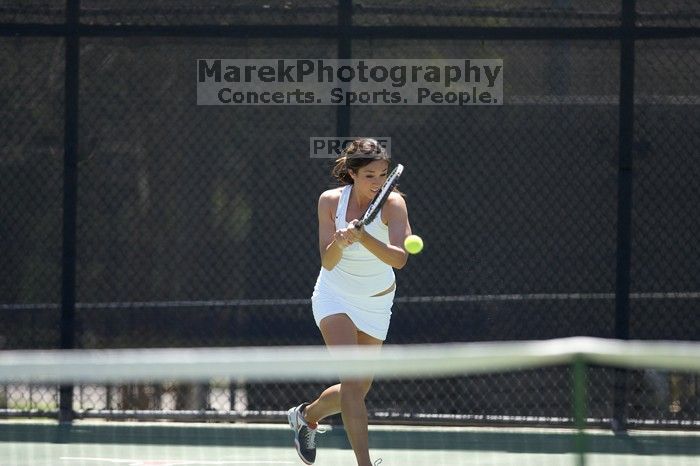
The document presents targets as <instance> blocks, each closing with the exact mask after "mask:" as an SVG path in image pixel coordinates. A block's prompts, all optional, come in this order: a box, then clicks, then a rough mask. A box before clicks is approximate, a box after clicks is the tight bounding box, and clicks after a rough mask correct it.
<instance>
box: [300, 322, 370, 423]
mask: <svg viewBox="0 0 700 466" xmlns="http://www.w3.org/2000/svg"><path fill="white" fill-rule="evenodd" d="M339 315H340V316H342V318H341V319H338V320H339V321H340V323H339V324H334V323H332V322H328V324H329V325H325V324H324V322H323V321H321V326H322V328H323V327H326V331H325V332H324V330H321V331H322V332H324V340H325V342H326V345H328V346H331V345H336V344H337V345H342V344H359V345H376V346H381V344H382V341H381V340H378V339H376V338H373V337H371V336H369V335H367V334H366V333H364V332H362V331H358V330H357V329H356V328H355V325H354V324H353V323H352V321H350V319H349V318H348V317H347V316H346V315H345V314H339ZM331 317H334V316H329V317H327V318H326V319H328V318H331ZM324 320H325V319H324ZM347 321H350V322H349V324H350V325H352V328H353V329H355V330H354V333H355V338H354V339H352V338H350V339H349V341H350V342H349V343H347V342H346V343H333V342H338V341H346V340H344V339H346V338H347V333H348V332H346V331H345V330H343V327H345V326H346V325H347V323H348V322H347ZM326 334H327V335H328V336H327V337H326ZM371 385H372V379H371V378H370V379H365V380H364V381H363V384H362V386H361V388H362V396H363V399H364V397H365V396H366V395H367V393H368V392H369V389H370V386H371ZM340 387H341V384H335V385H333V386H330V387H328V388H327V389H325V390H324V391H323V393H321V395H320V396H319V397H318V398H317V399H316V400H314V401H313V402H311V403H310V404H309V405H307V406H306V408H305V410H304V419H305V420H306V421H307V422H309V423H312V424H313V423H316V422H318V421H320V420H322V419H324V418H326V417H328V416H332V415H334V414H338V413H340V412H341V406H340V398H341V395H340Z"/></svg>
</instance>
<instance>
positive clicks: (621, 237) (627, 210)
mask: <svg viewBox="0 0 700 466" xmlns="http://www.w3.org/2000/svg"><path fill="white" fill-rule="evenodd" d="M635 8H636V1H635V0H622V29H621V32H622V34H621V37H620V108H619V112H620V115H619V116H620V123H619V125H620V127H619V131H620V134H619V154H618V172H617V183H618V185H617V271H616V285H615V338H618V339H621V340H627V339H629V326H630V257H631V244H630V241H631V233H630V224H631V216H632V146H633V139H634V45H635V37H634V32H635V31H634V28H635ZM614 383H615V386H614V390H613V396H614V400H613V415H612V420H611V427H612V429H613V430H614V431H624V430H625V429H626V424H627V414H626V405H627V375H626V372H625V371H624V370H621V369H616V370H615V382H614Z"/></svg>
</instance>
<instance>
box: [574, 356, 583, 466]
mask: <svg viewBox="0 0 700 466" xmlns="http://www.w3.org/2000/svg"><path fill="white" fill-rule="evenodd" d="M572 372H573V386H574V393H573V397H574V426H575V427H576V439H575V444H576V447H575V453H576V465H577V466H585V465H586V416H587V415H586V411H587V408H586V396H587V395H586V383H587V381H586V362H585V361H584V360H583V356H581V355H580V354H577V355H576V356H574V362H573V371H572Z"/></svg>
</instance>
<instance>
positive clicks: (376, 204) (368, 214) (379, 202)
mask: <svg viewBox="0 0 700 466" xmlns="http://www.w3.org/2000/svg"><path fill="white" fill-rule="evenodd" d="M401 173H403V165H401V164H398V165H396V167H395V168H394V169H393V170H392V171H391V173H389V176H388V177H387V178H386V181H385V182H384V184H383V185H382V189H380V190H379V192H378V193H377V195H376V196H374V199H372V202H370V203H369V206H367V210H366V211H365V214H364V215H363V216H362V219H361V220H360V221H359V222H357V223H356V224H355V228H357V229H360V228H362V225H369V224H370V223H372V220H374V219H375V218H376V217H377V214H378V213H379V212H380V211H381V210H382V206H383V205H384V203H385V202H386V200H387V199H389V194H391V191H393V189H394V186H396V183H398V182H399V178H400V177H401Z"/></svg>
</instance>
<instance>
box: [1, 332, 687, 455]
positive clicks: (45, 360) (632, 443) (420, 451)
mask: <svg viewBox="0 0 700 466" xmlns="http://www.w3.org/2000/svg"><path fill="white" fill-rule="evenodd" d="M552 371H555V372H556V373H557V374H565V377H559V378H551V377H549V375H551V374H552V373H554V372H552ZM524 372H530V373H531V374H532V375H533V377H538V376H540V377H544V378H545V379H547V380H549V381H550V382H551V383H550V384H549V385H550V386H548V387H547V388H546V389H544V388H543V390H546V391H547V394H550V395H551V396H552V397H553V398H556V399H557V400H563V401H562V402H563V403H566V404H567V405H568V410H565V411H566V412H568V415H564V416H559V417H553V416H550V415H547V414H546V413H541V412H538V408H537V407H532V406H528V405H527V400H528V397H526V396H521V397H519V396H518V392H517V390H511V391H509V392H503V393H509V394H510V398H512V399H509V400H507V403H508V404H510V405H512V406H513V407H514V408H513V411H512V415H510V416H508V415H503V414H502V413H501V414H499V416H501V417H500V418H499V419H497V420H496V421H497V422H493V421H494V420H493V419H490V421H491V422H489V423H483V422H480V421H481V420H483V419H484V418H487V417H488V416H489V415H490V414H489V413H488V412H485V411H484V410H483V409H481V408H480V407H479V406H462V408H460V411H456V410H455V409H454V405H453V404H451V403H450V400H451V399H454V398H455V397H460V396H461V394H460V393H457V391H458V390H459V389H460V387H462V388H464V389H471V390H473V389H475V387H478V386H479V385H478V380H479V379H480V378H483V377H491V378H492V380H493V378H494V377H501V378H502V379H501V380H502V382H503V383H504V384H507V383H509V381H510V380H511V379H509V377H510V376H511V375H512V374H522V373H524ZM635 374H647V376H649V377H653V378H654V380H656V381H657V383H658V385H659V387H660V389H659V392H658V394H659V398H664V396H665V398H664V399H663V400H661V399H659V400H652V401H646V400H644V399H636V398H631V397H627V398H625V399H621V400H620V399H613V400H609V401H608V403H607V404H606V406H608V407H609V412H608V413H607V415H608V417H607V418H603V417H601V416H599V415H598V414H596V415H592V413H591V410H590V408H589V407H590V406H591V405H593V404H595V403H599V402H600V400H596V399H595V397H596V393H597V392H596V384H597V383H600V381H601V380H604V379H605V378H610V379H613V380H615V383H616V384H624V383H625V381H626V380H627V379H628V378H630V377H634V376H636V375H635ZM366 376H373V377H374V380H375V384H389V385H391V386H392V390H383V391H382V393H387V394H388V393H391V394H393V397H391V398H387V397H384V398H381V399H376V398H372V397H371V396H369V397H368V400H367V405H368V410H369V411H370V412H371V416H370V418H371V425H370V434H369V438H370V450H371V455H372V458H373V460H374V461H375V463H376V464H381V465H382V466H386V465H416V466H423V465H462V464H466V465H472V464H473V465H509V464H538V465H560V464H561V465H564V464H567V465H573V464H578V465H582V464H588V465H591V464H593V465H621V464H630V465H631V464H634V465H657V464H658V465H671V464H673V465H677V464H681V465H683V464H688V465H690V464H697V462H698V459H700V431H699V429H698V427H700V425H699V424H698V423H697V422H696V421H693V420H692V419H691V420H683V418H679V420H678V422H676V423H672V424H669V423H666V424H663V425H649V426H644V425H643V424H639V423H638V424H635V427H636V428H635V430H627V431H626V432H625V433H624V434H620V433H618V434H613V433H612V432H611V431H610V429H606V428H604V427H605V426H606V423H609V422H610V421H611V420H613V418H614V411H615V406H622V407H623V409H624V408H625V407H626V406H629V405H631V404H635V403H642V402H654V403H662V404H669V405H672V403H673V402H674V401H676V399H678V400H682V405H681V406H680V409H683V408H685V407H686V406H687V405H689V404H690V405H692V404H695V409H697V407H698V405H700V397H699V396H698V382H699V381H700V344H698V343H680V342H673V343H672V342H637V341H635V342H620V341H612V340H602V339H594V338H568V339H559V340H549V341H529V342H498V343H495V342H494V343H468V344H463V343H460V344H440V345H406V346H403V345H388V346H385V347H384V348H383V349H382V350H381V352H377V351H375V350H373V349H366V348H349V347H345V348H337V349H334V350H333V351H332V352H329V351H327V350H326V349H325V348H323V347H266V348H258V347H248V348H197V349H147V350H146V349H128V350H74V351H51V350H50V351H40V350H35V351H5V352H2V353H0V390H5V392H7V391H8V387H12V388H13V390H15V391H16V390H18V387H24V389H26V390H30V389H32V388H33V387H34V388H36V387H54V388H55V389H56V390H58V386H59V385H63V386H64V387H67V386H68V387H73V388H72V390H73V399H74V409H76V412H75V413H74V416H75V419H74V421H73V422H72V423H70V424H69V423H63V424H59V423H57V422H56V421H55V420H51V419H45V420H42V419H37V418H29V416H31V415H32V414H33V415H39V414H41V415H44V416H46V415H47V414H50V413H52V412H53V411H51V410H50V409H48V410H44V411H41V412H36V411H35V412H29V413H28V412H27V411H26V410H16V409H15V410H13V409H11V408H9V407H8V408H6V409H4V411H3V412H4V414H5V419H4V420H2V421H0V458H2V459H3V461H2V464H3V465H4V464H9V465H21V466H29V465H32V466H48V465H97V466H99V465H101V464H127V465H144V466H145V465H160V466H165V465H199V464H201V465H212V464H222V465H223V464H260V465H263V464H302V463H301V461H300V460H299V459H298V458H297V455H296V452H295V450H294V446H293V441H292V432H291V430H290V429H289V427H288V426H287V419H286V410H287V409H288V408H290V407H292V406H293V405H295V404H299V403H301V402H304V401H312V400H313V399H314V398H315V397H316V396H317V395H318V394H319V393H320V391H321V390H322V389H323V387H325V386H326V385H330V384H333V383H335V381H336V380H337V379H338V378H339V377H350V378H354V377H366ZM426 380H428V381H432V382H433V383H431V384H430V385H427V386H430V387H432V388H433V390H431V391H430V393H421V386H422V385H421V383H422V381H426ZM436 380H451V381H453V382H454V381H459V382H460V383H450V384H443V385H440V384H437V385H436V384H435V383H434V382H435V381H436ZM677 380H683V381H684V382H683V384H682V385H683V388H682V390H683V394H682V396H681V395H679V394H678V393H674V392H677V391H678V390H679V388H678V383H677V382H674V381H677ZM475 381H476V382H477V383H475ZM271 384H275V385H279V384H283V385H284V386H285V387H287V389H288V391H289V393H290V396H289V399H288V400H280V402H279V404H280V405H279V406H277V409H270V410H266V411H264V412H262V413H261V412H255V413H253V412H251V410H249V409H248V407H249V405H251V404H252V401H251V400H253V399H254V398H255V397H256V396H258V393H259V392H261V391H263V390H264V389H265V387H266V386H269V385H271ZM545 385H546V384H545ZM441 386H443V387H445V390H444V391H442V392H441V391H439V390H435V387H441ZM489 386H490V385H489ZM485 387H486V386H485ZM664 387H665V388H664ZM85 391H102V392H104V393H109V394H110V397H113V398H116V399H119V400H120V402H123V401H124V399H125V398H127V397H145V398H148V399H149V400H150V401H149V402H150V403H152V406H151V408H152V411H158V413H159V414H160V415H159V416H155V418H158V419H162V420H163V419H169V422H164V421H160V422H143V421H139V419H143V414H144V412H148V410H147V409H140V410H130V409H112V408H111V406H113V405H110V406H107V407H98V408H95V409H78V408H77V407H78V406H80V405H79V403H78V401H79V397H80V396H81V394H82V393H83V392H85ZM0 393H2V392H0ZM173 393H176V394H179V395H181V396H185V397H190V398H191V397H200V398H201V397H203V398H205V403H204V405H203V406H205V408H203V409H200V410H187V409H178V402H177V400H176V401H173V400H169V398H172V397H173ZM213 393H219V394H220V393H227V394H228V399H229V402H228V403H224V404H220V405H215V404H214V403H211V402H209V401H211V400H214V399H216V397H213V396H212V394H213ZM370 393H371V392H370ZM618 393H627V392H626V391H625V390H620V391H618ZM183 394H184V395H183ZM662 395H663V396H662ZM0 396H1V395H0ZM406 403H413V404H414V406H413V409H412V411H413V412H414V415H412V416H407V415H405V414H404V413H405V412H406V409H405V407H404V408H403V409H401V410H397V409H396V406H399V405H401V406H404V405H405V404H406ZM169 404H172V406H170V405H169ZM116 405H119V403H117V404H116ZM425 405H428V406H430V409H429V410H428V411H427V412H426V410H425V409H424V406H425ZM203 411H204V412H203ZM396 413H402V414H396ZM107 414H110V415H109V416H108V415H107ZM115 414H116V415H115ZM261 414H262V416H261ZM204 415H206V416H204ZM10 416H14V417H12V418H10ZM106 418H109V419H111V420H110V421H106V420H105V419H106ZM115 419H119V420H118V421H115ZM193 419H196V420H202V419H207V420H208V421H210V422H206V423H203V422H186V421H187V420H193ZM523 419H524V420H528V421H529V423H527V426H526V427H524V426H522V425H518V422H517V421H519V420H520V421H522V420H523ZM251 420H254V421H256V422H250V421H251ZM262 421H264V422H262ZM417 421H422V422H420V425H415V424H416V422H417ZM323 424H326V425H327V426H328V427H329V431H328V432H326V433H325V434H323V435H319V436H318V454H317V461H316V464H318V465H341V464H355V463H354V456H353V454H352V451H351V449H350V447H349V443H348V441H347V438H346V435H345V432H344V430H343V427H342V423H341V421H340V418H339V417H338V416H334V417H330V418H328V419H326V420H324V421H323Z"/></svg>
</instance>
